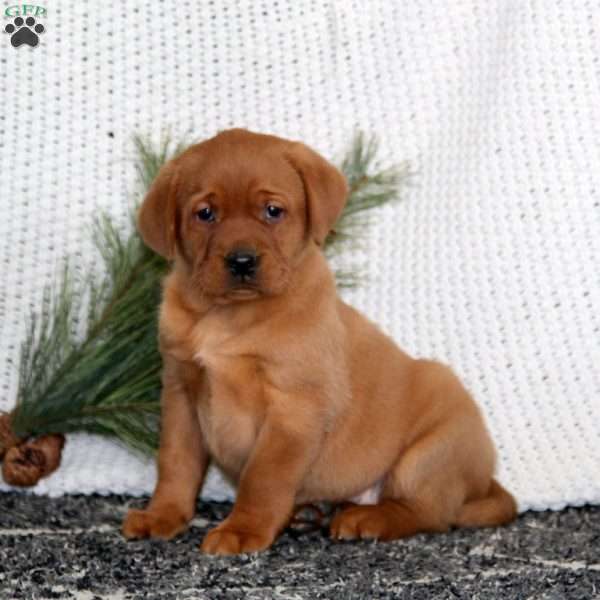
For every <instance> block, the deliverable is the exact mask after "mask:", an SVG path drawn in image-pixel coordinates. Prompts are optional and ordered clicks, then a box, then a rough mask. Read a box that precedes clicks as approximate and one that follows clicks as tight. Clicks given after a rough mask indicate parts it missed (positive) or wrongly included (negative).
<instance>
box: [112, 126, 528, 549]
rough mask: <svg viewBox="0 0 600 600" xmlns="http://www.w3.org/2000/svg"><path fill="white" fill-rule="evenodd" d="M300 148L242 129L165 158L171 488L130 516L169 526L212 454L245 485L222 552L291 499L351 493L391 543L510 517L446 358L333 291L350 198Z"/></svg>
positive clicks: (156, 215) (157, 527)
mask: <svg viewBox="0 0 600 600" xmlns="http://www.w3.org/2000/svg"><path fill="white" fill-rule="evenodd" d="M347 192H348V190H347V185H346V181H345V179H344V177H343V176H342V174H341V173H340V172H339V171H338V170H337V169H336V168H335V167H333V166H332V165H331V164H330V163H328V162H327V161H326V160H325V159H324V158H322V157H321V156H320V155H318V154H317V153H316V152H314V151H312V150H311V149H309V148H308V147H306V146H305V145H303V144H301V143H296V142H291V141H288V140H285V139H281V138H278V137H274V136H270V135H261V134H256V133H251V132H249V131H244V130H240V129H234V130H230V131H225V132H222V133H220V134H218V135H217V136H215V137H213V138H211V139H209V140H207V141H205V142H202V143H200V144H197V145H195V146H192V147H191V148H189V149H188V150H187V151H185V152H184V153H183V154H181V155H180V156H179V157H178V158H176V159H174V160H172V161H171V162H169V163H168V164H167V165H165V166H164V167H163V168H162V169H161V171H160V173H159V175H158V177H157V178H156V181H155V182H154V184H153V185H152V187H151V189H150V191H149V192H148V195H147V197H146V198H145V200H144V202H143V204H142V206H141V209H140V212H139V230H140V232H141V234H142V236H143V239H144V241H145V242H146V244H148V245H149V246H150V247H151V248H153V249H154V250H155V251H156V252H158V253H159V254H161V255H162V256H164V257H167V258H168V259H170V260H172V261H173V268H172V272H171V273H170V274H169V275H168V277H167V278H166V280H165V282H164V298H163V302H162V306H161V310H160V349H161V352H162V356H163V359H164V370H163V391H162V429H161V442H160V451H159V458H158V466H159V477H158V483H157V486H156V490H155V492H154V495H153V497H152V500H151V502H150V504H149V506H148V508H147V509H146V510H132V511H130V512H129V514H128V515H127V517H126V519H125V522H124V524H123V532H124V535H125V536H126V537H128V538H140V537H147V536H150V537H160V538H170V537H172V536H175V535H177V534H178V533H180V532H182V531H183V530H184V529H185V528H186V526H187V524H188V522H189V521H190V520H191V519H192V517H193V515H194V509H195V504H196V498H197V495H198V492H199V490H200V487H201V485H202V481H203V478H204V475H205V473H206V469H207V466H208V464H209V462H210V461H214V463H216V464H217V465H218V466H219V467H220V468H221V470H222V471H223V472H224V473H225V474H226V475H227V476H228V477H229V478H230V479H231V480H232V481H233V482H235V484H236V485H237V500H236V502H235V505H234V507H233V510H232V512H231V514H230V515H229V516H228V517H227V518H226V519H225V520H224V521H223V522H222V523H221V524H220V525H219V526H218V527H215V528H214V529H213V530H212V531H210V532H209V533H208V534H207V536H206V537H205V539H204V541H203V544H202V550H203V551H205V552H208V553H211V554H235V553H239V552H254V551H258V550H262V549H264V548H267V547H269V546H270V545H271V544H272V543H273V541H274V540H275V538H276V536H277V535H278V533H279V532H280V531H281V530H282V529H283V528H284V527H285V525H286V524H287V523H288V521H289V519H290V516H291V515H292V513H293V511H294V507H295V506H296V505H297V504H299V503H305V502H311V501H334V502H336V501H345V500H348V499H351V498H353V497H356V496H357V495H360V494H362V493H364V492H365V491H368V490H371V492H373V494H372V496H373V497H374V498H375V502H376V503H375V504H370V505H358V504H350V505H346V508H345V509H344V510H341V511H340V512H339V513H338V514H337V515H336V516H335V517H334V518H333V520H332V522H331V535H332V536H333V537H334V538H339V539H354V538H376V539H380V540H392V539H395V538H400V537H404V536H409V535H412V534H415V533H417V532H423V531H432V532H433V531H445V530H447V529H448V528H449V527H453V526H459V527H460V526H467V527H483V526H492V525H499V524H502V523H507V522H508V521H510V520H512V519H513V518H514V517H515V515H516V506H515V502H514V500H513V498H512V496H511V495H510V494H509V493H508V492H507V491H506V490H504V489H503V488H502V487H501V486H500V484H499V483H498V482H497V481H495V480H494V479H493V473H494V463H495V453H494V447H493V444H492V441H491V439H490V435H489V434H488V431H487V430H486V427H485V425H484V421H483V419H482V415H481V413H480V411H479V409H478V408H477V406H476V404H475V403H474V401H473V400H472V398H471V396H470V395H469V393H468V392H467V391H466V390H465V388H464V387H463V386H462V384H461V383H460V381H459V380H458V379H457V378H456V376H455V375H454V374H453V373H452V372H451V371H450V370H449V369H448V368H447V367H445V366H443V365H441V364H438V363H436V362H433V361H429V360H416V359H413V358H411V357H410V356H408V355H407V354H405V353H404V352H403V351H402V350H400V348H398V347H397V346H396V344H395V343H394V342H393V341H392V340H391V339H390V338H389V337H386V336H385V335H384V334H383V333H382V332H380V331H379V329H377V327H376V326H375V325H373V324H372V323H370V322H369V321H368V320H367V319H366V318H365V317H363V316H362V315H361V314H360V313H358V312H357V311H356V310H354V309H353V308H352V307H351V306H348V305H347V304H345V303H344V302H343V301H342V300H340V298H339V297H338V295H337V293H336V286H335V281H334V278H333V275H332V273H331V271H330V269H329V267H328V266H327V263H326V261H325V258H324V256H323V252H322V246H323V242H324V240H325V238H326V236H327V234H328V233H329V231H330V230H331V228H332V226H333V225H334V223H335V222H336V219H337V218H338V217H339V215H340V213H341V212H342V209H343V207H344V204H345V202H346V196H347Z"/></svg>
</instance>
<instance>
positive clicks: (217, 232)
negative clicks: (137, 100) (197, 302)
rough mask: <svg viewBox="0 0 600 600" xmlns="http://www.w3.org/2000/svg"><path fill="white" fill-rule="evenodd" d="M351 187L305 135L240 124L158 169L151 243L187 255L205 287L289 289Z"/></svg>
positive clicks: (149, 221) (150, 198) (149, 216)
mask: <svg viewBox="0 0 600 600" xmlns="http://www.w3.org/2000/svg"><path fill="white" fill-rule="evenodd" d="M346 196H347V184H346V180H345V179H344V177H343V175H342V174H341V173H340V172H339V171H338V170H337V169H336V168H335V167H333V166H332V165H331V164H330V163H328V162H327V161H326V160H325V159H324V158H322V157H321V156H320V155H318V154H317V153H316V152H314V151H313V150H311V149H309V148H308V147H306V146H304V145H303V144H300V143H295V142H290V141H288V140H284V139H281V138H278V137H275V136H269V135H261V134H255V133H251V132H249V131H245V130H241V129H232V130H229V131H225V132H222V133H220V134H218V135H217V136H215V137H213V138H211V139H209V140H207V141H205V142H202V143H200V144H197V145H195V146H192V147H191V148H189V149H188V150H186V151H185V152H184V153H183V154H181V155H180V156H179V157H177V158H176V159H174V160H172V161H170V162H169V163H167V164H166V165H165V166H164V167H163V168H162V169H161V170H160V172H159V174H158V176H157V178H156V180H155V181H154V183H153V184H152V187H151V188H150V190H149V192H148V194H147V196H146V198H145V199H144V202H143V203H142V206H141V208H140V212H139V215H138V228H139V230H140V233H141V235H142V237H143V239H144V241H145V243H146V244H147V245H148V246H150V247H151V248H152V249H153V250H155V251H156V252H158V253H159V254H161V255H162V256H164V257H166V258H168V259H174V258H175V257H178V258H179V259H181V260H182V261H184V262H185V264H186V265H187V266H188V268H189V271H190V274H191V275H190V276H191V279H192V283H193V284H194V285H195V286H197V287H198V289H199V291H201V292H202V294H203V295H205V296H208V297H211V298H213V299H214V300H215V301H216V302H232V301H236V300H246V299H252V298H256V297H259V296H262V295H266V296H272V295H276V294H279V293H281V292H283V291H284V290H285V289H286V288H287V286H288V284H289V281H290V275H291V273H292V272H293V269H294V268H296V267H297V265H298V261H299V260H300V259H301V256H302V254H303V250H304V248H305V247H306V246H307V245H308V244H314V243H316V244H318V245H322V244H323V242H324V241H325V238H326V236H327V234H328V233H329V231H330V229H331V228H332V226H333V224H334V223H335V221H336V220H337V218H338V216H339V215H340V213H341V211H342V209H343V207H344V204H345V202H346Z"/></svg>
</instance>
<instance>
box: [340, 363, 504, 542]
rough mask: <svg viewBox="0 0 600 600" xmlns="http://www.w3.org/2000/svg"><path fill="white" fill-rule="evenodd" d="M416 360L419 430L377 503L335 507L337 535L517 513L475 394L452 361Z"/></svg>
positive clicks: (377, 534) (379, 535)
mask: <svg viewBox="0 0 600 600" xmlns="http://www.w3.org/2000/svg"><path fill="white" fill-rule="evenodd" d="M418 367H419V368H418V370H417V372H416V374H415V381H414V386H413V390H412V392H413V399H414V401H415V402H417V403H418V405H420V406H422V407H423V412H422V414H421V419H420V421H419V423H418V431H416V432H415V436H416V437H415V438H414V439H413V440H412V441H411V443H410V445H409V446H408V447H407V448H405V450H404V451H403V452H402V453H401V454H400V456H399V457H398V459H397V461H396V463H395V464H394V465H393V466H392V468H391V469H390V471H389V472H388V475H387V477H386V481H385V484H384V488H383V492H382V500H381V501H380V502H379V504H376V505H374V506H352V507H350V508H348V509H346V510H344V511H342V512H341V513H339V514H338V515H336V517H335V518H334V519H333V521H332V524H331V534H332V536H333V537H337V538H344V539H352V538H376V539H382V540H391V539H395V538H401V537H406V536H409V535H413V534H415V533H418V532H427V531H429V532H436V531H446V530H447V529H448V528H450V527H451V526H456V525H458V526H465V525H471V526H482V525H492V524H500V523H504V522H507V521H508V520H510V519H511V518H512V517H513V516H514V514H515V511H514V501H512V497H511V496H510V494H508V492H505V491H504V490H503V489H502V488H500V487H499V485H498V484H497V483H496V482H495V481H494V480H493V479H492V474H493V470H494V463H495V453H494V448H493V444H492V441H491V438H490V437H489V434H488V432H487V430H486V428H485V424H484V422H483V419H482V417H481V414H480V413H479V410H478V409H477V407H476V405H475V404H474V403H473V401H472V399H471V398H470V396H469V394H468V393H467V391H466V390H465V389H464V388H463V386H462V384H461V383H460V382H459V381H458V379H457V378H456V377H455V376H454V375H453V373H452V372H451V371H450V370H449V369H447V368H446V367H443V366H442V365H439V364H437V363H433V362H429V361H418Z"/></svg>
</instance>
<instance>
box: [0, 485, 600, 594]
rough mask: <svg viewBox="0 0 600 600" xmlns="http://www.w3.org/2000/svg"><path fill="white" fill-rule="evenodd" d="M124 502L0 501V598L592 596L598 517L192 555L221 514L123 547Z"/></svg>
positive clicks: (203, 510) (12, 497) (598, 577)
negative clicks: (175, 534)
mask: <svg viewBox="0 0 600 600" xmlns="http://www.w3.org/2000/svg"><path fill="white" fill-rule="evenodd" d="M143 504H144V500H139V499H136V500H134V499H131V498H125V497H118V496H113V497H108V498H102V497H80V496H70V497H65V498H60V499H48V498H39V497H34V496H28V495H18V494H0V598H2V599H11V600H12V599H20V598H24V599H25V598H26V599H47V598H81V599H85V600H95V599H99V598H106V599H115V600H116V599H137V598H148V599H152V600H155V599H167V598H169V599H171V598H173V599H175V598H177V599H179V598H182V599H192V598H198V599H204V598H210V599H219V598H240V599H242V598H243V599H250V600H253V599H267V598H268V599H288V598H289V599H305V598H310V599H313V598H314V599H318V598H340V599H344V600H346V599H348V600H350V599H355V598H356V599H358V598H361V599H363V598H364V599H371V598H411V599H412V598H414V599H419V598H427V599H438V598H439V599H442V598H469V599H472V598H502V599H505V598H506V599H512V598H515V599H516V598H519V599H526V598H535V599H543V600H559V599H563V598H580V599H582V600H584V599H585V600H588V599H593V598H600V507H588V508H582V509H568V510H565V511H562V512H547V513H528V514H525V515H523V516H521V517H520V519H519V520H518V521H517V522H516V523H515V524H513V525H511V526H509V527H505V528H502V529H495V530H494V529H490V530H477V531H464V530H463V531H453V532H451V533H449V534H445V535H420V536H417V537H415V538H412V539H409V540H404V541H398V542H393V543H388V544H378V543H374V542H346V543H339V542H332V541H330V540H329V539H328V538H327V537H326V536H324V535H323V534H322V533H320V532H314V533H310V534H303V535H300V536H298V535H297V534H295V533H293V534H292V533H286V534H284V535H283V536H282V537H281V538H280V540H279V541H278V542H277V544H276V545H275V546H274V547H273V548H272V549H271V550H269V551H267V552H265V553H263V554H259V555H254V556H240V557H233V558H214V557H208V556H203V555H201V554H200V553H199V552H198V550H197V549H198V544H199V542H200V540H201V538H202V536H203V535H204V533H205V532H206V531H207V529H208V528H209V527H211V526H212V525H213V524H214V523H216V522H217V521H219V520H220V519H221V518H222V517H223V516H224V515H225V514H227V512H228V510H229V508H230V507H229V506H228V505H221V504H204V505H202V506H200V507H199V512H198V517H197V518H196V519H195V521H194V522H193V525H192V527H191V529H190V530H189V531H188V532H187V533H186V534H185V535H183V536H181V537H180V538H178V539H177V540H174V541H171V542H155V541H139V542H126V541H125V540H124V539H123V538H122V537H121V535H120V534H119V525H120V522H121V519H122V517H123V514H124V513H125V511H126V510H127V508H128V507H129V506H141V505H143Z"/></svg>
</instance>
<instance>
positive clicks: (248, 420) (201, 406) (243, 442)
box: [192, 328, 265, 478]
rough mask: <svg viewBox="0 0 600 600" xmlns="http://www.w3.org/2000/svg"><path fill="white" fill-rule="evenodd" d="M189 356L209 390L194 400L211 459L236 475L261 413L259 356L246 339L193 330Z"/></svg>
mask: <svg viewBox="0 0 600 600" xmlns="http://www.w3.org/2000/svg"><path fill="white" fill-rule="evenodd" d="M192 337H193V342H192V343H193V350H194V352H193V360H194V362H195V363H196V364H197V365H198V366H199V367H202V368H204V369H205V372H206V375H207V378H208V390H209V393H208V395H207V396H206V397H204V398H201V399H199V402H198V417H199V420H200V426H201V428H202V433H203V436H204V439H205V442H206V444H207V446H208V448H209V450H210V452H211V454H212V456H213V458H214V459H215V460H216V461H217V462H218V463H219V464H220V465H221V467H222V468H223V469H224V470H225V471H226V472H227V473H228V474H229V475H230V476H231V477H234V478H236V477H237V475H238V474H239V471H240V470H241V469H242V467H243V465H244V463H245V461H246V459H247V457H248V455H249V454H250V452H251V451H252V448H253V446H254V443H255V441H256V436H257V435H258V430H259V428H260V424H261V420H262V415H263V414H264V403H265V398H264V389H263V379H262V377H261V374H262V373H261V360H260V358H259V357H258V356H257V355H256V354H255V353H254V352H253V348H252V343H251V339H246V340H244V339H242V338H241V337H240V336H235V335H230V334H228V333H227V332H226V331H223V330H221V331H219V330H216V331H211V330H210V329H209V328H204V329H202V328H198V331H195V332H194V334H193V336H192Z"/></svg>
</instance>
